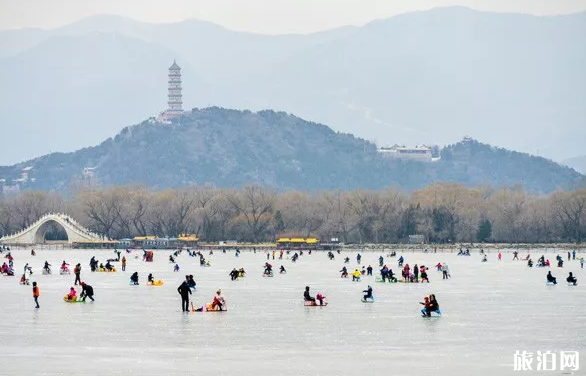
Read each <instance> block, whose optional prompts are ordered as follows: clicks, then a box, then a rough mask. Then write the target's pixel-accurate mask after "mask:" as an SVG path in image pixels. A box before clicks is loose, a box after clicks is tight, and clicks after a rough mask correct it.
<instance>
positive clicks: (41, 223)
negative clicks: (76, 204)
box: [0, 213, 102, 244]
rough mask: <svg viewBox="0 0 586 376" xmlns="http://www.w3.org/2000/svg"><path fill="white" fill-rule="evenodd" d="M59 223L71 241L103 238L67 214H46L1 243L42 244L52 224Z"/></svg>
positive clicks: (0, 239)
mask: <svg viewBox="0 0 586 376" xmlns="http://www.w3.org/2000/svg"><path fill="white" fill-rule="evenodd" d="M55 223H56V224H58V225H59V226H60V227H63V229H64V230H65V233H67V241H68V242H69V243H73V242H80V241H88V240H101V239H102V237H101V236H100V235H98V234H96V233H94V232H91V231H89V230H88V229H86V228H85V227H83V226H82V225H80V224H79V223H77V222H76V221H75V220H74V219H73V218H71V217H70V216H68V215H67V214H61V213H59V214H55V213H51V214H45V215H44V216H42V217H41V218H39V219H37V220H36V221H35V222H34V223H32V224H31V225H30V226H29V227H27V228H25V229H23V230H20V231H19V232H17V233H15V234H11V235H7V236H5V237H3V238H0V243H5V244H6V243H11V244H40V243H43V242H44V241H45V234H46V232H47V229H48V228H49V226H50V225H51V224H55Z"/></svg>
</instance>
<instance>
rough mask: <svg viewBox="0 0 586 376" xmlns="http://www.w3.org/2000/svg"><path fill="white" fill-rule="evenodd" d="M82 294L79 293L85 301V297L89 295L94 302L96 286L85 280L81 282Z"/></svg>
mask: <svg viewBox="0 0 586 376" xmlns="http://www.w3.org/2000/svg"><path fill="white" fill-rule="evenodd" d="M81 289H82V290H81V294H80V295H79V297H80V298H81V299H82V300H83V301H84V302H85V298H86V297H88V298H90V299H91V300H92V302H93V301H94V288H93V287H92V286H90V285H88V284H87V283H85V282H82V283H81Z"/></svg>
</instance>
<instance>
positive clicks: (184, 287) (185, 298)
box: [177, 281, 191, 312]
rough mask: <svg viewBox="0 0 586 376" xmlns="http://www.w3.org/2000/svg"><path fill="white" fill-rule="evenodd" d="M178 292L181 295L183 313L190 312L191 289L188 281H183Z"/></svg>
mask: <svg viewBox="0 0 586 376" xmlns="http://www.w3.org/2000/svg"><path fill="white" fill-rule="evenodd" d="M177 292H178V293H179V295H181V309H182V310H183V312H189V295H190V294H191V289H190V288H189V285H188V284H187V282H186V281H183V283H181V285H179V287H177Z"/></svg>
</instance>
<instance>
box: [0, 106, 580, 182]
mask: <svg viewBox="0 0 586 376" xmlns="http://www.w3.org/2000/svg"><path fill="white" fill-rule="evenodd" d="M87 167H90V168H93V169H92V172H91V173H90V174H89V175H88V176H84V175H83V171H84V168H87ZM24 169H26V170H25V171H26V176H25V177H24V178H23V170H24ZM92 174H94V176H90V175H92ZM0 179H5V184H6V185H8V186H12V185H15V184H18V185H19V186H21V188H23V189H44V190H56V191H67V190H69V189H70V188H79V187H80V184H81V185H83V184H85V183H88V182H89V183H90V184H100V185H122V184H135V183H137V184H143V185H146V186H148V187H152V188H167V187H181V186H187V185H190V184H207V183H209V184H213V185H215V186H220V187H240V186H243V185H246V184H249V183H258V184H261V185H264V186H270V187H274V188H276V189H279V190H286V189H303V190H321V189H362V188H363V189H383V188H386V187H391V186H397V187H401V188H403V189H409V190H412V189H417V188H421V187H424V186H426V185H428V184H431V183H434V182H460V183H463V184H466V185H490V186H493V187H500V186H512V185H517V184H521V185H523V186H524V187H525V188H526V189H527V190H528V191H531V192H544V193H546V192H551V191H553V190H556V189H560V188H563V189H572V188H575V187H577V186H580V185H582V184H584V176H582V175H580V174H579V173H577V172H576V171H574V170H572V169H571V168H569V167H564V166H560V165H558V164H556V163H554V162H552V161H550V160H547V159H544V158H541V157H534V156H530V155H527V154H522V153H517V152H510V151H507V150H505V149H499V148H494V147H491V146H489V145H486V144H482V143H479V142H477V141H474V140H470V139H467V140H464V141H462V142H459V143H457V144H454V145H450V146H448V147H446V148H444V149H442V150H441V159H440V160H439V161H436V162H416V161H407V160H399V159H396V158H392V157H388V156H384V155H382V154H381V153H380V152H379V151H377V148H376V146H375V145H374V144H372V143H370V142H368V141H365V140H362V139H359V138H355V137H354V136H352V135H349V134H343V133H337V132H335V131H333V130H332V129H330V128H328V127H326V126H325V125H320V124H316V123H312V122H307V121H304V120H302V119H300V118H298V117H295V116H293V115H288V114H286V113H283V112H274V111H261V112H257V113H253V112H250V111H237V110H227V109H222V108H217V107H212V108H206V109H201V110H193V111H191V112H190V113H189V114H187V115H185V116H183V117H181V118H179V119H175V120H174V122H173V123H172V124H168V125H163V124H161V123H157V122H156V121H155V120H154V119H150V120H148V121H145V122H143V123H141V124H138V125H135V126H131V127H127V128H124V129H123V130H122V132H120V133H119V134H118V135H116V136H115V137H114V138H110V139H108V140H106V141H104V142H102V143H101V144H100V145H98V146H95V147H89V148H84V149H81V150H78V151H76V152H74V153H53V154H49V155H46V156H43V157H40V158H36V159H33V160H30V161H27V162H23V163H19V164H16V165H13V166H7V167H0ZM19 179H20V180H19Z"/></svg>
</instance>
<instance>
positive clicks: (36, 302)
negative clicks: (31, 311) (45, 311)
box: [33, 282, 41, 308]
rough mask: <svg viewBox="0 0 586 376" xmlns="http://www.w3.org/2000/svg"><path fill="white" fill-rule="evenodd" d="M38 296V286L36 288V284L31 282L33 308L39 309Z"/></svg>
mask: <svg viewBox="0 0 586 376" xmlns="http://www.w3.org/2000/svg"><path fill="white" fill-rule="evenodd" d="M40 295H41V293H40V292H39V286H37V283H36V282H33V299H34V300H35V304H36V307H35V308H41V307H40V306H39V296H40Z"/></svg>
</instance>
